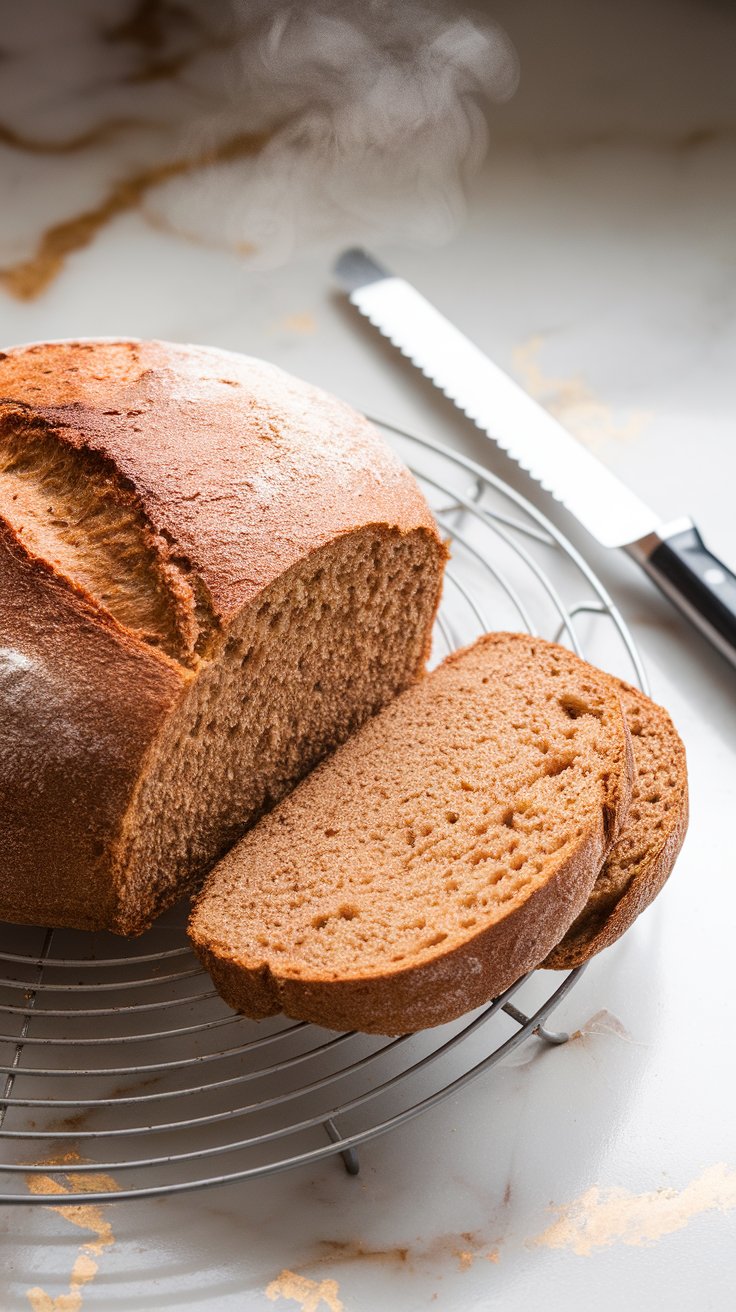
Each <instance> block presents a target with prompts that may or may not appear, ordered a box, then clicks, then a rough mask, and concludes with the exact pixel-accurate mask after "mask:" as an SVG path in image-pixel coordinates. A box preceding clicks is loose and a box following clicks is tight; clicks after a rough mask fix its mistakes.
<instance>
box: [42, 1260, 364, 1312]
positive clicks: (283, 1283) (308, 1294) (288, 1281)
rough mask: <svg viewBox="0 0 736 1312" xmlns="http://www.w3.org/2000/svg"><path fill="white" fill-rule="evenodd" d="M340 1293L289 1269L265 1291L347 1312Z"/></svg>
mask: <svg viewBox="0 0 736 1312" xmlns="http://www.w3.org/2000/svg"><path fill="white" fill-rule="evenodd" d="M339 1292H340V1286H339V1285H338V1283H337V1281H336V1280H310V1279H309V1276H300V1275H299V1274H298V1273H297V1272H296V1271H289V1270H287V1269H284V1270H283V1271H282V1272H281V1274H280V1275H278V1276H277V1277H276V1279H275V1280H272V1281H271V1283H270V1285H267V1286H266V1289H265V1294H266V1298H269V1299H270V1300H271V1302H272V1303H275V1302H276V1301H277V1300H278V1299H282V1298H283V1299H286V1300H287V1301H288V1302H290V1303H297V1304H298V1306H299V1308H300V1309H301V1312H320V1309H323V1308H327V1312H345V1304H344V1303H343V1301H342V1299H341V1298H340V1297H339ZM34 1312H35V1309H34ZM39 1312H41V1310H40V1309H39ZM44 1312H45V1310H44Z"/></svg>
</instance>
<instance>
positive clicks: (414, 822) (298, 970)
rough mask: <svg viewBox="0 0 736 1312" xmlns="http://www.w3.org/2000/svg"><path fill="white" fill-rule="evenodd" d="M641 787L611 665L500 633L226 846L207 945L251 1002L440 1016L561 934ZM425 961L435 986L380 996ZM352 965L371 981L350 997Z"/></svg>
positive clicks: (206, 919) (203, 915)
mask: <svg viewBox="0 0 736 1312" xmlns="http://www.w3.org/2000/svg"><path fill="white" fill-rule="evenodd" d="M629 788H630V760H629V754H628V742H627V735H626V730H625V726H624V721H623V716H622V712H621V707H620V702H619V699H618V696H617V695H616V693H615V691H614V690H613V689H612V688H611V687H610V685H608V684H607V683H606V676H600V677H599V676H598V675H597V674H596V672H595V671H594V670H592V669H591V668H590V667H589V666H586V665H585V664H584V663H583V662H581V661H579V660H578V659H577V658H575V657H574V656H572V655H571V654H570V653H569V652H567V651H566V650H564V649H562V648H560V647H556V646H554V645H553V644H551V643H546V642H544V641H542V640H535V639H531V638H527V637H525V636H523V635H508V634H493V635H486V636H485V637H484V638H482V639H480V640H479V641H478V642H477V643H476V644H475V645H474V646H473V647H471V648H468V649H466V650H465V651H463V652H460V653H457V654H455V655H454V656H452V657H450V658H448V659H447V660H446V661H445V662H444V663H443V665H442V666H440V667H439V668H438V669H437V670H435V671H434V672H433V673H432V674H431V675H429V676H428V677H427V678H426V679H425V680H423V681H422V682H421V683H420V684H418V685H416V686H414V687H412V688H411V689H410V690H408V691H407V692H406V693H404V694H403V695H402V696H401V697H400V698H398V699H397V700H396V701H395V702H394V703H392V704H391V705H390V706H388V707H387V708H386V709H385V710H383V711H382V712H381V714H380V715H379V716H377V717H376V718H374V719H373V720H371V721H370V722H369V723H368V724H366V725H365V726H364V727H363V729H362V730H361V731H360V732H359V733H358V734H357V735H356V736H355V737H354V738H352V739H351V741H350V742H348V743H347V744H346V745H345V746H344V747H342V748H341V749H340V750H339V751H338V752H337V753H336V754H335V755H334V756H333V757H332V758H331V759H330V760H328V761H326V762H324V763H323V764H322V766H320V767H319V768H318V769H317V770H316V771H315V772H314V773H313V774H312V775H311V776H310V777H309V778H308V779H307V780H305V781H304V783H302V784H301V785H300V787H299V788H298V789H297V790H296V791H295V792H294V793H293V794H292V795H291V796H290V797H289V798H287V799H286V801H285V802H284V803H282V805H281V806H280V807H278V808H277V809H276V810H275V811H274V812H273V813H272V814H271V815H270V816H268V817H267V818H266V819H265V820H264V821H262V822H261V823H260V824H259V825H258V826H257V827H256V829H255V830H253V831H252V833H251V834H250V835H248V836H246V838H245V839H244V840H243V841H242V842H241V843H240V844H238V845H237V846H236V847H235V848H234V849H233V851H231V852H230V853H229V854H228V855H227V856H226V857H225V859H224V860H223V861H222V862H221V863H220V865H219V866H218V867H217V868H216V870H215V871H214V872H213V874H212V876H211V878H210V880H209V881H208V884H207V886H206V889H205V892H204V894H203V896H202V898H201V900H200V902H199V905H198V907H197V909H196V911H195V913H194V916H193V920H192V926H191V933H192V936H193V941H194V944H195V947H197V948H198V950H200V951H201V952H202V954H203V958H204V960H205V962H206V964H208V965H209V967H210V969H213V967H214V972H213V977H214V978H215V982H216V983H218V982H219V983H220V984H221V985H222V984H223V983H224V988H225V996H226V997H228V1000H231V1001H233V1002H234V1004H235V1005H238V1006H240V1007H241V1008H242V1009H243V1010H245V1011H247V1012H248V1011H249V1012H250V1013H251V1014H259V1013H261V1014H262V1013H263V1012H264V1011H268V1010H271V1011H273V1010H278V1009H280V1008H281V1007H282V1006H284V1004H286V1007H287V1008H288V1010H289V1014H292V1015H304V1016H305V1017H307V1018H309V1019H323V1020H324V1019H326V1018H327V1019H332V1021H333V1022H337V1021H338V1019H339V1021H340V1022H341V1023H342V1024H343V1025H345V1022H348V1025H349V1024H350V1022H353V1023H355V1024H356V1025H357V1026H359V1027H360V1028H368V1029H371V1028H374V1027H375V1028H376V1029H378V1030H379V1032H380V1031H381V1030H382V1028H384V1027H385V1026H386V1025H387V1024H389V1029H388V1030H385V1029H384V1032H391V1029H392V1028H393V1029H394V1031H395V1029H397V1028H398V1029H403V1028H407V1027H408V1026H411V1025H412V1024H413V1022H414V1020H415V1019H417V1018H418V1019H420V1020H421V1019H422V1017H423V1016H424V1018H425V1022H426V1023H439V1021H440V1020H444V1019H449V1018H450V1017H451V1016H452V1015H457V1014H460V1013H461V1012H462V1011H464V1010H467V1009H468V1006H469V1005H475V1003H476V1002H480V1001H482V1000H484V996H483V995H485V997H486V998H487V997H490V996H492V992H488V989H489V988H490V989H491V990H492V991H493V990H495V987H496V986H497V985H501V984H503V986H505V985H506V984H507V983H510V982H511V979H510V978H507V977H508V975H509V974H511V976H512V977H513V978H517V977H518V975H519V974H521V973H523V970H525V969H527V968H529V966H530V965H532V964H537V962H538V961H539V960H541V958H542V957H543V956H544V955H545V949H543V948H542V946H541V945H542V944H543V943H544V942H546V941H547V940H549V946H550V947H551V946H552V945H553V943H555V942H556V941H558V939H559V938H560V937H561V935H562V933H564V930H565V928H567V926H568V925H569V923H570V921H571V920H572V919H573V918H574V916H575V915H576V913H577V910H580V909H581V907H582V905H583V903H584V901H585V898H586V897H587V895H588V892H589V891H590V888H591V886H592V884H593V881H594V879H595V876H596V874H597V872H598V869H599V867H600V863H601V860H602V859H603V856H604V855H605V851H606V849H607V847H608V846H609V845H610V842H611V841H612V840H613V838H614V836H615V835H616V833H617V832H618V829H619V827H620V824H621V822H622V819H623V816H624V813H625V809H626V804H627V801H628V791H629ZM532 906H533V907H534V923H533V924H532V923H531V917H530V916H529V914H528V911H529V909H530V908H531V907H532ZM515 925H516V927H517V929H518V933H515V931H514V926H515ZM494 931H497V932H494ZM555 935H556V937H550V936H555ZM501 945H502V946H503V951H501V950H500V948H501ZM495 946H498V947H499V952H498V954H497V955H498V960H496V959H495V956H496V954H495ZM476 949H477V951H476ZM546 950H548V949H546ZM535 953H538V954H539V955H537V957H536V961H533V960H532V959H531V958H533V957H534V955H535ZM218 962H219V963H221V969H220V971H219V972H218ZM424 967H433V968H434V973H435V975H436V976H437V980H436V981H435V982H436V984H437V987H436V988H434V990H433V986H432V982H431V979H429V975H431V974H432V971H428V972H427V971H425V972H424V973H423V968H424ZM489 970H490V974H489ZM223 971H224V974H223ZM474 975H475V976H478V979H477V981H476V982H475V983H474V981H473V978H472V977H473V976H474ZM412 979H416V981H417V983H418V984H419V983H420V982H421V981H422V979H423V980H424V986H425V995H424V997H422V996H421V989H420V988H418V989H417V998H416V1006H413V1005H407V1006H406V1007H405V1008H404V1014H403V1015H402V1014H401V1005H400V1006H399V1009H398V1010H399V1014H397V1015H396V1016H391V1015H390V1014H388V1013H389V1012H390V1008H391V1003H390V993H391V987H390V983H389V987H388V989H387V990H379V991H378V993H380V995H381V996H380V997H379V996H378V994H377V995H376V997H375V998H374V999H373V1001H374V1003H375V1007H376V1010H375V1014H371V999H370V991H371V981H374V982H375V981H377V980H382V981H384V982H386V981H389V982H390V981H391V980H393V981H394V985H395V988H396V990H397V997H398V995H399V994H401V993H402V990H403V991H405V989H406V986H407V984H411V981H412ZM300 982H301V983H302V985H303V987H302V988H301V989H300V987H299V984H300ZM349 983H352V984H354V985H356V986H358V985H359V986H362V987H363V990H364V993H365V997H364V998H362V1000H361V1001H360V1002H358V1003H356V1005H355V1006H354V1007H352V1004H351V1003H350V1002H347V1003H346V1008H347V1009H346V1010H345V1011H344V1012H341V1011H340V1006H339V995H340V992H341V988H342V986H343V985H346V984H349ZM348 991H349V990H348ZM358 992H360V989H357V990H353V993H354V994H356V995H357V993H358ZM386 999H389V1001H388V1002H387V1000H386ZM333 1003H335V1004H336V1006H335V1009H334V1010H333ZM364 1004H365V1005H364ZM351 1008H352V1009H351ZM392 1021H393V1022H399V1023H398V1024H397V1023H394V1024H393V1025H391V1024H390V1022H392ZM345 1027H348V1026H347V1025H346V1026H345Z"/></svg>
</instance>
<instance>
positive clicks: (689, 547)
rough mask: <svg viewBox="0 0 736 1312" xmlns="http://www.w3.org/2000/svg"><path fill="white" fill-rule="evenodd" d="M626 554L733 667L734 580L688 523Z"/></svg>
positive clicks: (735, 660)
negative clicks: (636, 562) (628, 554)
mask: <svg viewBox="0 0 736 1312" xmlns="http://www.w3.org/2000/svg"><path fill="white" fill-rule="evenodd" d="M627 551H628V552H629V553H630V555H632V556H633V557H634V559H635V560H636V561H638V563H639V564H640V565H641V566H642V567H643V569H645V570H646V572H647V574H649V575H650V577H651V578H652V579H653V580H654V582H655V583H656V584H657V587H659V588H660V589H661V590H662V592H664V593H665V594H666V595H667V596H668V597H669V599H670V601H672V602H674V604H675V606H677V608H678V610H681V611H682V613H683V615H686V616H687V618H688V619H689V620H690V621H691V622H692V623H693V624H694V625H695V626H696V627H697V628H698V629H700V631H701V633H703V634H704V635H705V637H706V638H708V640H709V641H710V642H712V643H713V646H714V647H717V648H718V650H719V651H720V652H721V654H722V655H723V656H725V657H726V660H728V661H730V662H731V664H732V665H734V666H736V574H733V573H732V572H731V570H730V569H729V568H728V566H727V565H724V564H723V561H721V560H719V559H718V557H717V556H714V555H713V553H712V552H711V551H709V550H708V548H707V547H706V545H705V543H704V542H703V539H702V538H701V536H700V534H699V532H698V530H697V528H696V527H695V525H694V524H693V523H692V521H691V520H689V519H685V520H682V519H681V520H678V521H677V522H676V523H675V524H672V525H670V526H669V528H662V529H660V530H659V531H658V532H656V533H651V534H649V536H648V537H646V538H642V539H641V541H639V542H632V543H631V545H630V546H629V547H627Z"/></svg>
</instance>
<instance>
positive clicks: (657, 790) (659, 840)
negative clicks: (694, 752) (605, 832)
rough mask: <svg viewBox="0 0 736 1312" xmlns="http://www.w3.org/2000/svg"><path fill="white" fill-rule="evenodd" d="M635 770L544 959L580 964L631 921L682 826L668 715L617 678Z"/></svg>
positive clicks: (675, 738)
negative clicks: (580, 892)
mask: <svg viewBox="0 0 736 1312" xmlns="http://www.w3.org/2000/svg"><path fill="white" fill-rule="evenodd" d="M616 686H617V688H618V691H619V694H620V697H621V701H622V703H623V707H624V711H625V714H626V719H627V722H628V726H629V730H630V732H631V742H632V747H633V750H634V767H635V771H636V778H635V781H634V792H633V795H632V799H631V807H630V810H629V814H628V816H627V818H626V824H625V825H624V827H623V830H622V831H621V837H620V838H619V840H618V842H617V843H616V844H615V846H614V847H613V848H612V849H611V851H610V852H609V854H608V856H607V858H606V860H605V862H604V864H603V867H602V869H601V872H600V874H599V876H598V878H597V880H596V882H595V884H594V886H593V891H592V892H591V894H590V897H589V898H588V901H587V902H586V904H585V907H584V908H583V910H582V911H581V913H580V915H579V916H578V918H577V920H576V921H575V922H574V923H573V924H572V925H571V926H570V929H569V930H568V931H567V933H566V935H565V937H564V938H563V940H562V942H561V943H559V944H558V946H557V947H556V948H554V950H553V951H552V952H551V953H550V955H549V957H548V958H547V960H546V961H545V962H544V965H545V966H546V967H548V968H551V969H553V970H570V969H571V968H572V967H573V966H582V965H583V963H584V962H586V961H589V960H590V958H591V957H593V956H595V954H596V953H597V952H601V951H602V950H603V948H607V947H609V946H610V944H611V943H615V941H616V939H618V938H620V937H621V935H622V934H624V933H625V932H626V930H627V929H629V928H630V926H631V925H633V923H634V921H635V920H636V918H637V916H638V915H640V913H641V912H642V911H644V910H645V908H646V907H648V906H649V904H650V902H653V901H654V898H655V897H656V896H657V894H658V893H659V891H660V890H661V889H662V887H663V886H664V884H665V883H666V881H667V878H668V876H669V874H670V872H671V870H672V867H673V865H674V864H675V860H676V858H677V854H678V852H679V851H680V848H681V847H682V844H683V841H684V838H685V834H686V832H687V821H688V794H687V765H686V760H685V748H684V746H683V744H682V740H681V738H680V736H679V734H678V733H677V730H676V729H675V726H674V725H673V723H672V721H671V719H670V717H669V715H668V714H667V712H666V711H665V710H664V708H663V707H661V706H657V704H656V702H653V701H650V699H649V698H648V697H647V696H646V695H645V694H644V693H643V692H640V691H639V689H638V688H632V687H631V686H630V685H629V684H628V683H623V682H620V681H616Z"/></svg>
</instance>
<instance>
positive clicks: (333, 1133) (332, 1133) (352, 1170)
mask: <svg viewBox="0 0 736 1312" xmlns="http://www.w3.org/2000/svg"><path fill="white" fill-rule="evenodd" d="M324 1127H325V1132H326V1134H327V1138H328V1139H330V1140H331V1142H332V1143H342V1135H341V1134H340V1131H339V1130H338V1128H337V1126H336V1125H335V1122H334V1121H333V1119H332V1117H331V1116H328V1118H327V1120H326V1121H325V1122H324ZM340 1156H341V1157H342V1160H343V1165H344V1166H345V1170H346V1171H347V1173H348V1175H357V1174H358V1172H359V1171H360V1161H359V1159H358V1154H357V1153H356V1151H355V1149H354V1148H342V1149H341V1150H340Z"/></svg>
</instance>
